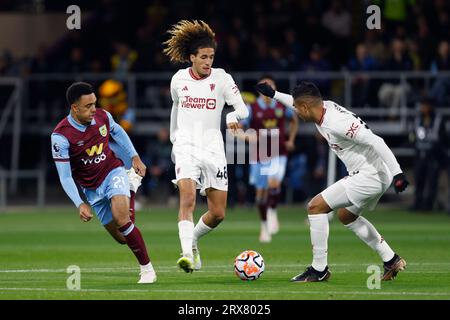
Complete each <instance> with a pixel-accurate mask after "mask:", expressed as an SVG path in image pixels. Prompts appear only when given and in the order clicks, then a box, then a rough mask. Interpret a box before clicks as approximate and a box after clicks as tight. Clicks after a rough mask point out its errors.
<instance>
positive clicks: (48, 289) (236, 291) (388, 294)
mask: <svg viewBox="0 0 450 320" xmlns="http://www.w3.org/2000/svg"><path fill="white" fill-rule="evenodd" d="M1 291H41V292H42V291H44V292H70V293H76V292H117V293H119V292H136V293H139V292H142V293H217V290H166V289H150V290H145V289H117V290H112V289H80V290H68V289H57V288H7V287H0V294H1V293H4V292H1ZM220 292H221V293H231V294H233V293H242V290H221V291H220ZM246 292H247V293H252V294H265V295H267V294H275V295H279V294H292V295H296V294H300V295H303V294H320V295H324V294H336V295H383V296H436V297H438V296H450V292H414V291H412V292H406V291H399V292H394V291H391V292H382V291H304V290H302V291H284V290H283V291H273V290H267V291H258V290H248V288H247V291H246Z"/></svg>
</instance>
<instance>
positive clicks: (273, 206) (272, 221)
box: [267, 178, 281, 234]
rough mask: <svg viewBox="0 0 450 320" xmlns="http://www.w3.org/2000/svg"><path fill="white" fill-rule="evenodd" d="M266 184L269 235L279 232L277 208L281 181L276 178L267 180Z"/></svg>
mask: <svg viewBox="0 0 450 320" xmlns="http://www.w3.org/2000/svg"><path fill="white" fill-rule="evenodd" d="M268 184H269V189H268V192H267V193H268V194H267V197H268V203H267V221H268V225H269V232H270V233H271V234H276V233H278V231H279V230H280V224H279V222H278V213H277V206H278V201H279V199H280V195H281V181H280V180H278V179H277V178H269V181H268Z"/></svg>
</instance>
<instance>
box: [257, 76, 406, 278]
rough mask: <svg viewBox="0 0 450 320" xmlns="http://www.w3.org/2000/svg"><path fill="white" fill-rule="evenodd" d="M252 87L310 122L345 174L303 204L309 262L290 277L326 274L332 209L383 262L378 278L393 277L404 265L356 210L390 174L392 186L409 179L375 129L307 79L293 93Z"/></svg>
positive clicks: (369, 205) (376, 195)
mask: <svg viewBox="0 0 450 320" xmlns="http://www.w3.org/2000/svg"><path fill="white" fill-rule="evenodd" d="M256 89H257V90H258V91H259V92H261V93H262V94H264V95H267V96H269V97H273V98H274V99H276V100H278V101H280V102H281V103H283V104H284V105H286V106H289V107H292V108H294V109H295V112H296V113H297V115H298V116H299V117H300V118H301V119H303V120H304V121H306V122H314V123H315V125H316V127H317V130H318V131H319V132H320V134H321V135H322V136H323V137H324V138H325V139H326V140H327V142H328V144H329V146H330V148H331V149H332V150H333V151H334V152H335V153H336V155H337V156H338V157H339V159H341V160H342V162H343V163H344V164H345V166H346V168H347V171H348V174H349V175H348V176H346V177H344V178H343V179H341V180H339V181H337V182H336V183H334V184H332V185H331V186H329V187H328V188H326V189H325V190H324V191H322V192H321V193H320V194H318V195H316V196H315V197H314V198H313V199H312V200H311V201H310V202H309V203H308V207H307V211H308V219H309V222H310V232H311V243H312V248H313V262H312V265H311V266H309V267H308V268H307V269H306V271H305V272H303V273H301V274H299V275H297V276H295V277H294V278H292V279H291V281H293V282H317V281H324V280H327V279H328V278H329V277H330V275H331V273H330V271H329V270H328V262H327V253H328V252H327V250H328V230H329V226H328V216H327V213H328V212H330V211H332V210H337V215H338V217H339V220H340V221H341V222H342V223H343V224H344V225H345V226H346V227H347V228H348V229H350V230H352V231H353V232H354V233H355V234H356V235H357V236H358V237H359V238H360V239H361V240H362V241H364V242H365V243H366V244H367V245H368V246H369V247H371V248H372V249H373V250H374V251H376V252H377V253H378V254H379V255H380V257H381V259H382V260H383V262H384V274H383V277H382V280H392V279H394V278H395V276H396V275H397V273H398V272H399V271H401V270H403V269H404V268H405V267H406V262H405V260H404V259H403V258H401V257H400V256H399V255H397V254H396V253H395V252H394V251H393V250H392V249H391V247H390V246H389V245H388V244H387V242H386V241H385V240H384V239H383V237H382V236H381V235H380V234H379V233H378V231H377V230H376V229H375V227H374V226H373V225H372V224H371V223H370V222H369V221H368V220H367V219H365V218H364V217H362V216H361V213H362V212H363V210H365V209H369V210H373V209H374V208H375V206H376V204H377V203H378V200H379V199H380V198H381V196H382V195H383V193H384V192H385V191H386V190H387V189H388V188H389V187H390V185H391V183H392V180H394V188H395V191H396V192H397V193H398V192H402V191H404V190H405V189H406V187H407V186H408V184H409V182H408V181H407V179H406V177H405V175H404V174H403V172H402V169H401V168H400V165H399V164H398V162H397V160H396V158H395V156H394V154H393V153H392V151H391V150H390V149H389V147H388V146H387V145H386V143H385V142H384V140H383V139H382V138H380V137H379V136H377V135H375V134H374V133H373V132H372V131H371V130H370V129H369V128H368V126H367V125H366V124H365V123H364V121H362V120H361V119H360V118H359V117H357V116H356V115H355V114H354V113H352V112H350V111H348V110H347V109H345V108H343V107H341V106H340V105H338V104H337V103H335V102H333V101H324V100H322V96H321V94H320V91H319V89H318V88H317V87H316V86H315V85H314V84H313V83H310V82H301V83H300V84H299V85H298V86H296V87H295V88H294V90H293V93H292V96H291V95H288V94H284V93H281V92H278V91H275V90H273V89H272V88H271V87H270V86H269V85H267V84H265V83H262V84H258V85H257V87H256Z"/></svg>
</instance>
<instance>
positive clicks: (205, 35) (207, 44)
mask: <svg viewBox="0 0 450 320" xmlns="http://www.w3.org/2000/svg"><path fill="white" fill-rule="evenodd" d="M167 32H168V33H169V34H170V35H171V37H170V38H169V39H168V40H167V41H165V42H163V45H165V46H166V47H165V48H164V50H163V52H164V53H165V54H166V55H167V56H168V57H169V58H170V61H172V62H180V63H183V62H190V59H189V57H190V55H191V54H196V53H197V51H198V49H202V48H213V49H214V50H215V49H216V48H217V42H216V41H215V39H214V36H215V33H214V32H213V31H212V30H211V28H210V27H209V25H208V24H207V23H205V22H204V21H202V20H193V21H189V20H181V21H179V22H178V23H177V24H175V25H173V26H172V28H171V29H170V30H168V31H167Z"/></svg>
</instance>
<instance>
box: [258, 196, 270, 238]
mask: <svg viewBox="0 0 450 320" xmlns="http://www.w3.org/2000/svg"><path fill="white" fill-rule="evenodd" d="M255 203H256V206H257V207H258V213H259V219H260V222H261V226H260V233H259V241H260V242H263V243H268V242H271V241H272V236H271V234H270V231H269V224H268V222H267V189H263V188H257V189H256V195H255Z"/></svg>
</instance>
